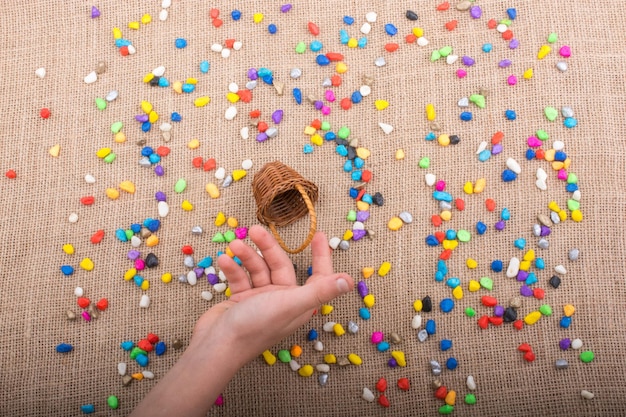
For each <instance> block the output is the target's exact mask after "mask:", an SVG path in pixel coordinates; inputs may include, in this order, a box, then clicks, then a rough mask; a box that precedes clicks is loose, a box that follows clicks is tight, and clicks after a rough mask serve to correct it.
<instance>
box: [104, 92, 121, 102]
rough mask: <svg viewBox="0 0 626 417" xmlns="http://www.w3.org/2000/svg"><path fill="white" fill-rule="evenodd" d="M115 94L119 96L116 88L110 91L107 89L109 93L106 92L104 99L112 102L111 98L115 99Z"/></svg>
mask: <svg viewBox="0 0 626 417" xmlns="http://www.w3.org/2000/svg"><path fill="white" fill-rule="evenodd" d="M117 96H119V93H118V92H117V90H111V91H109V93H108V94H107V95H106V96H105V97H104V99H105V100H106V101H108V102H109V103H110V102H112V101H113V100H115V99H116V98H117Z"/></svg>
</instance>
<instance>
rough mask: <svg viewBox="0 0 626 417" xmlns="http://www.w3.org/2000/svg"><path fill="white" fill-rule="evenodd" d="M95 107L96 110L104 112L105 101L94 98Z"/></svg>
mask: <svg viewBox="0 0 626 417" xmlns="http://www.w3.org/2000/svg"><path fill="white" fill-rule="evenodd" d="M96 107H97V108H98V110H104V109H106V108H107V102H106V100H105V99H103V98H100V97H96Z"/></svg>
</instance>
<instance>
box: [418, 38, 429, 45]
mask: <svg viewBox="0 0 626 417" xmlns="http://www.w3.org/2000/svg"><path fill="white" fill-rule="evenodd" d="M417 44H418V45H419V46H426V45H428V39H426V38H425V37H423V36H420V37H419V38H417Z"/></svg>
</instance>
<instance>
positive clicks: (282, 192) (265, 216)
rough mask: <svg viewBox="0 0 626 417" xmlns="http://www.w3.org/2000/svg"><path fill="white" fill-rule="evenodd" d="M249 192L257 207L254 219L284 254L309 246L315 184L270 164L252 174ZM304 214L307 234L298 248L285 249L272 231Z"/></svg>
mask: <svg viewBox="0 0 626 417" xmlns="http://www.w3.org/2000/svg"><path fill="white" fill-rule="evenodd" d="M252 192H253V194H254V199H255V201H256V204H257V212H256V216H257V218H258V219H259V221H260V222H261V223H262V224H264V225H266V226H268V227H269V228H270V230H271V231H272V234H273V235H274V237H275V238H276V241H278V244H279V245H280V247H282V248H283V249H284V250H285V251H286V252H288V253H299V252H302V251H303V250H304V249H305V248H306V247H307V246H309V244H310V243H311V241H312V240H313V236H314V235H315V229H316V227H317V216H316V214H315V208H314V207H313V203H315V202H316V201H317V198H318V190H317V186H316V185H315V184H313V183H312V182H311V181H308V180H306V179H305V178H303V177H302V175H300V174H299V173H297V172H296V171H294V170H293V169H292V168H290V167H288V166H287V165H285V164H283V163H281V162H279V161H274V162H269V163H267V164H265V166H263V168H261V169H260V170H259V171H258V172H257V173H256V174H255V175H254V179H253V180H252ZM307 214H308V215H309V218H310V221H311V223H310V227H309V234H308V235H307V237H306V239H305V240H304V242H303V243H302V244H301V245H300V246H299V247H298V248H296V249H290V248H288V247H287V245H286V244H285V242H284V241H283V239H282V238H281V237H280V235H279V234H278V231H277V230H276V228H277V227H282V226H286V225H288V224H291V223H293V222H295V221H296V220H299V219H301V218H302V217H304V216H306V215H307Z"/></svg>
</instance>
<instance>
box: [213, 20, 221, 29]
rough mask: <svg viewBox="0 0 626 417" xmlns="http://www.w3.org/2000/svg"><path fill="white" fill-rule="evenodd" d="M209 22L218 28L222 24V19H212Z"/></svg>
mask: <svg viewBox="0 0 626 417" xmlns="http://www.w3.org/2000/svg"><path fill="white" fill-rule="evenodd" d="M211 24H212V25H213V27H216V28H218V27H220V26H222V25H223V24H224V21H223V20H222V19H213V20H212V21H211Z"/></svg>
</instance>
